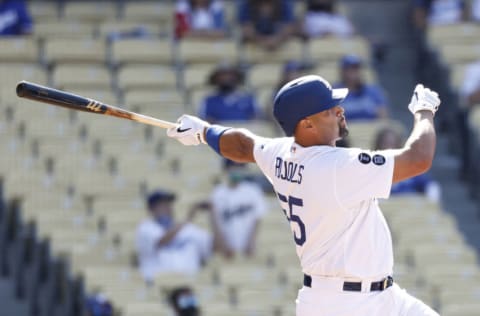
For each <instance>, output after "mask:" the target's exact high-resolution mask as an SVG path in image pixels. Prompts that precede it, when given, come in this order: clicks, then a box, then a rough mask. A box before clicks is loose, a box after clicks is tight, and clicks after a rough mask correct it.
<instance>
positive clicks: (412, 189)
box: [374, 127, 441, 202]
mask: <svg viewBox="0 0 480 316" xmlns="http://www.w3.org/2000/svg"><path fill="white" fill-rule="evenodd" d="M402 146H403V137H402V134H401V133H400V132H399V131H397V130H396V129H394V128H391V127H385V128H383V129H381V130H380V131H379V132H378V133H377V135H376V137H375V144H374V149H375V150H385V149H394V148H401V147H402ZM408 193H418V194H423V195H425V196H426V197H427V198H428V199H429V200H431V201H433V202H438V201H439V199H440V195H441V194H440V186H439V185H438V183H437V182H436V181H434V180H432V179H431V178H430V176H429V175H428V174H427V173H424V174H421V175H418V176H416V177H413V178H410V179H407V180H404V181H401V182H398V183H395V184H393V185H392V189H391V194H392V195H396V194H408Z"/></svg>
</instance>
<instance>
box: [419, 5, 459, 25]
mask: <svg viewBox="0 0 480 316" xmlns="http://www.w3.org/2000/svg"><path fill="white" fill-rule="evenodd" d="M467 16H468V9H467V6H466V4H465V1H464V0H413V17H414V23H415V25H416V26H417V27H418V28H420V29H425V28H426V27H427V25H428V24H436V25H438V24H453V23H458V22H461V21H464V20H466V19H467Z"/></svg>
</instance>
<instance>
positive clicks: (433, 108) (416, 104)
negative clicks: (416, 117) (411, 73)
mask: <svg viewBox="0 0 480 316" xmlns="http://www.w3.org/2000/svg"><path fill="white" fill-rule="evenodd" d="M440 102H441V101H440V98H439V97H438V93H436V92H435V91H432V90H430V89H428V88H425V87H424V86H423V85H422V84H417V86H416V87H415V90H414V91H413V96H412V100H411V101H410V104H409V105H408V109H409V110H410V112H412V114H415V113H417V112H418V111H422V110H427V111H430V112H432V113H433V114H435V112H437V110H438V107H439V106H440Z"/></svg>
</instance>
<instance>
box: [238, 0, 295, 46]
mask: <svg viewBox="0 0 480 316" xmlns="http://www.w3.org/2000/svg"><path fill="white" fill-rule="evenodd" d="M238 22H239V24H240V25H241V27H242V36H243V40H244V41H246V42H251V43H255V44H256V45H259V46H261V47H263V48H265V49H267V50H274V49H276V48H277V47H279V46H280V45H281V44H282V43H284V42H285V40H287V39H288V38H289V37H290V36H292V35H293V34H294V33H295V16H294V10H293V2H292V0H241V1H239V5H238Z"/></svg>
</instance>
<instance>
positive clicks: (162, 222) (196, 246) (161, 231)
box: [136, 191, 215, 280]
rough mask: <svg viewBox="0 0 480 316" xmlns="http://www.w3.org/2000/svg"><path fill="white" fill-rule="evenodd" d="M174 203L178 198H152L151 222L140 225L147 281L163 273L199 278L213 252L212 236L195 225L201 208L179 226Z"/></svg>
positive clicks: (159, 195) (162, 193) (140, 249)
mask: <svg viewBox="0 0 480 316" xmlns="http://www.w3.org/2000/svg"><path fill="white" fill-rule="evenodd" d="M174 201H175V195H174V194H173V193H170V192H166V191H157V192H154V193H152V194H151V195H150V196H149V197H148V200H147V206H148V210H149V212H150V216H151V218H149V219H147V220H145V221H144V222H143V223H141V224H140V225H139V227H138V230H137V236H136V247H137V254H138V260H139V266H140V271H141V273H142V275H143V276H144V278H145V279H146V280H151V279H152V278H154V277H155V276H156V275H157V274H159V273H162V272H177V273H183V274H195V273H196V272H198V271H199V270H200V268H201V267H202V266H203V265H204V263H205V261H206V260H207V259H208V258H209V256H210V255H211V253H212V251H213V245H214V240H213V238H212V236H211V235H210V234H209V233H208V232H206V231H204V230H203V229H201V228H199V227H197V226H195V225H193V224H192V223H191V221H192V220H193V218H194V216H195V213H196V212H197V211H198V210H200V209H201V207H200V206H198V205H195V206H193V207H192V208H191V210H190V212H189V214H188V216H187V218H186V220H184V221H183V222H175V220H174V216H173V209H172V204H173V202H174ZM214 237H215V236H214Z"/></svg>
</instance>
